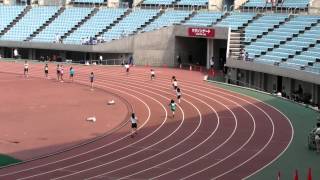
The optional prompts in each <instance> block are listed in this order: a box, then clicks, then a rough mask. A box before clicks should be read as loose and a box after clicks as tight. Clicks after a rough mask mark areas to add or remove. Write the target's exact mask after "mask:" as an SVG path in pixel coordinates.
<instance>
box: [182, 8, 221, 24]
mask: <svg viewBox="0 0 320 180" xmlns="http://www.w3.org/2000/svg"><path fill="white" fill-rule="evenodd" d="M221 16H222V13H220V12H206V11H204V12H203V11H200V12H198V13H197V14H196V15H195V16H193V17H192V18H191V19H189V20H188V21H186V22H185V23H184V24H185V25H191V26H211V25H212V24H213V23H215V22H217V20H218V19H220V18H221Z"/></svg>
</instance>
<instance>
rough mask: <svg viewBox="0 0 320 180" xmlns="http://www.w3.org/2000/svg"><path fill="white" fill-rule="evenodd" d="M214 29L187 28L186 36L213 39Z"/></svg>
mask: <svg viewBox="0 0 320 180" xmlns="http://www.w3.org/2000/svg"><path fill="white" fill-rule="evenodd" d="M214 33H215V32H214V29H211V28H189V29H188V35H189V36H195V37H209V38H212V37H214Z"/></svg>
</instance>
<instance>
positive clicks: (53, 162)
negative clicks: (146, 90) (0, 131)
mask: <svg viewBox="0 0 320 180" xmlns="http://www.w3.org/2000/svg"><path fill="white" fill-rule="evenodd" d="M80 82H81V81H80ZM82 82H84V81H82ZM101 87H104V88H109V89H113V90H116V91H119V92H121V93H124V94H127V95H129V96H131V97H133V98H135V99H137V100H138V101H140V102H141V103H142V104H144V105H145V107H146V108H147V109H148V117H147V119H146V121H145V123H144V124H142V125H141V126H140V127H141V128H142V127H143V126H144V125H145V124H146V123H147V122H148V121H149V120H150V117H151V110H150V107H149V106H148V104H147V103H145V102H144V101H143V100H142V99H140V98H138V97H137V96H135V95H132V94H130V93H128V92H125V91H121V90H119V89H116V88H111V87H106V86H102V85H101ZM127 136H129V135H126V136H124V137H122V138H120V139H118V140H116V141H112V142H110V143H108V144H105V145H103V146H100V147H97V148H94V149H91V150H89V151H85V152H83V153H80V154H77V155H74V156H71V157H68V158H64V159H60V160H58V161H52V162H50V163H46V164H42V165H38V166H34V167H31V168H27V169H23V170H19V171H14V172H11V173H7V174H2V175H0V177H3V176H8V175H13V174H17V173H21V172H25V171H28V170H33V169H36V168H40V167H44V166H47V165H52V164H56V163H58V162H62V161H66V160H70V159H72V158H76V157H79V156H82V155H85V154H88V153H90V152H94V151H97V150H99V149H102V148H104V147H107V146H109V145H112V144H114V143H116V142H119V141H121V140H123V139H125V138H127ZM135 143H137V142H135ZM135 143H134V144H135Z"/></svg>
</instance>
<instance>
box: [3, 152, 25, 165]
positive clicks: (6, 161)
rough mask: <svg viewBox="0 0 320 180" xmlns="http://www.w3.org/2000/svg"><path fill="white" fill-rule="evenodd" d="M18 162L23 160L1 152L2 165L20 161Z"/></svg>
mask: <svg viewBox="0 0 320 180" xmlns="http://www.w3.org/2000/svg"><path fill="white" fill-rule="evenodd" d="M18 162H21V161H20V160H18V159H15V158H12V157H10V156H6V155H3V154H0V167H3V166H7V165H10V164H14V163H18Z"/></svg>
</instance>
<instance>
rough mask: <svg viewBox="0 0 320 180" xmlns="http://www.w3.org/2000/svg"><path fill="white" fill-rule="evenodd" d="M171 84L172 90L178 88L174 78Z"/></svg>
mask: <svg viewBox="0 0 320 180" xmlns="http://www.w3.org/2000/svg"><path fill="white" fill-rule="evenodd" d="M172 86H173V89H174V90H177V89H178V81H177V80H176V79H174V80H173V82H172Z"/></svg>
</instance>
